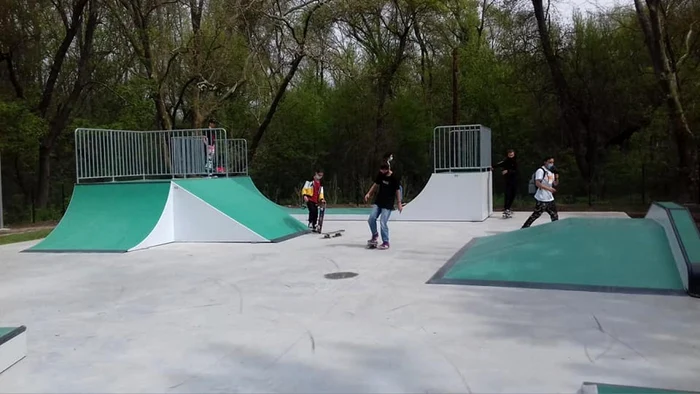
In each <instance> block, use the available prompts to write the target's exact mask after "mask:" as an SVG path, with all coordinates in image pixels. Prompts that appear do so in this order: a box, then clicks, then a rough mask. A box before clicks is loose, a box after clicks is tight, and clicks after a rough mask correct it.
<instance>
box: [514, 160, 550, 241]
mask: <svg viewBox="0 0 700 394" xmlns="http://www.w3.org/2000/svg"><path fill="white" fill-rule="evenodd" d="M553 167H554V158H553V157H547V158H546V159H544V165H543V166H542V167H540V168H538V169H537V171H535V185H536V187H537V191H536V192H535V200H536V202H535V211H534V212H532V215H530V217H529V218H527V220H526V221H525V224H523V227H522V228H528V227H530V226H531V225H532V223H534V222H535V220H537V219H538V218H539V217H540V216H542V212H547V213H548V214H549V217H550V218H551V219H552V221H553V222H554V221H557V220H559V214H558V213H557V205H556V204H555V203H554V193H556V189H554V187H552V186H553V185H554V179H555V177H554V173H553V172H552V171H551V170H552V168H553Z"/></svg>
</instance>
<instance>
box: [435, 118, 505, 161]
mask: <svg viewBox="0 0 700 394" xmlns="http://www.w3.org/2000/svg"><path fill="white" fill-rule="evenodd" d="M433 166H434V171H435V172H446V171H447V172H456V171H487V170H488V169H489V168H491V129H490V128H488V127H485V126H482V125H462V126H438V127H436V128H435V129H434V131H433Z"/></svg>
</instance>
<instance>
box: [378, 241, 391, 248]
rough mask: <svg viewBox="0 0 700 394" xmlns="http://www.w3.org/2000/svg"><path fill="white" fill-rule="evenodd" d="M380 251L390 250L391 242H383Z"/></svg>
mask: <svg viewBox="0 0 700 394" xmlns="http://www.w3.org/2000/svg"><path fill="white" fill-rule="evenodd" d="M379 249H389V242H382V244H381V245H380V246H379Z"/></svg>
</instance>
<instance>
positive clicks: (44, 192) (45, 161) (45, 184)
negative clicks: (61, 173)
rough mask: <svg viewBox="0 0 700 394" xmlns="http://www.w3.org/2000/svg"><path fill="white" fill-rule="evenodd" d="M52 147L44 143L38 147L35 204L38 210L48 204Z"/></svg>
mask: <svg viewBox="0 0 700 394" xmlns="http://www.w3.org/2000/svg"><path fill="white" fill-rule="evenodd" d="M52 150H53V149H52V147H51V146H48V145H47V144H46V143H45V142H44V141H42V142H41V144H40V145H39V177H38V183H37V192H36V195H35V199H36V201H35V204H36V206H37V207H38V208H45V207H46V206H47V205H48V202H49V186H50V184H51V151H52Z"/></svg>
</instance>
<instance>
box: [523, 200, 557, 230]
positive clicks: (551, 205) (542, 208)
mask: <svg viewBox="0 0 700 394" xmlns="http://www.w3.org/2000/svg"><path fill="white" fill-rule="evenodd" d="M542 212H547V213H548V214H549V217H550V218H551V219H552V221H553V222H554V221H557V220H559V214H558V213H557V204H556V203H555V202H554V201H549V202H542V201H537V203H536V204H535V211H534V212H532V215H530V217H529V218H527V220H526V221H525V224H523V227H522V228H527V227H530V226H531V225H532V223H534V222H535V220H537V219H539V217H540V216H542Z"/></svg>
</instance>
